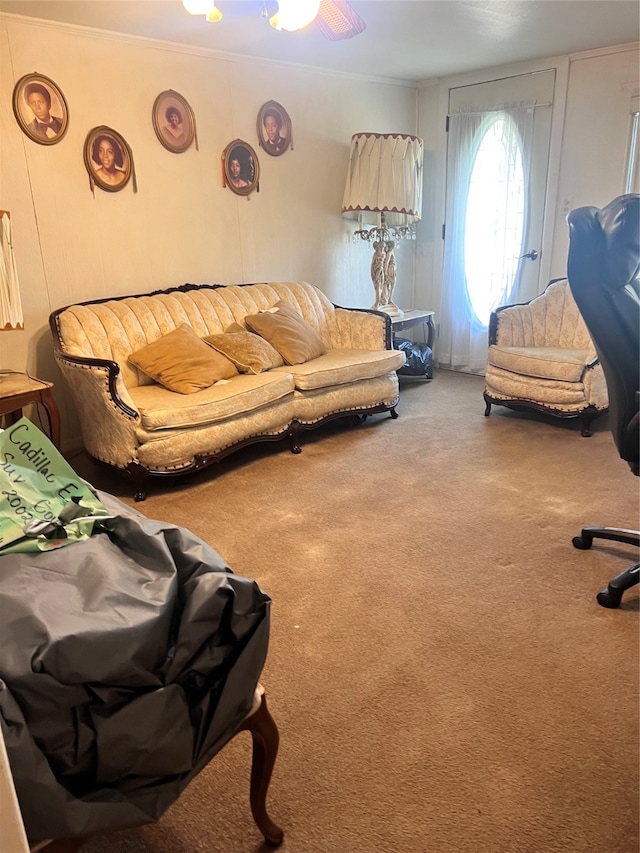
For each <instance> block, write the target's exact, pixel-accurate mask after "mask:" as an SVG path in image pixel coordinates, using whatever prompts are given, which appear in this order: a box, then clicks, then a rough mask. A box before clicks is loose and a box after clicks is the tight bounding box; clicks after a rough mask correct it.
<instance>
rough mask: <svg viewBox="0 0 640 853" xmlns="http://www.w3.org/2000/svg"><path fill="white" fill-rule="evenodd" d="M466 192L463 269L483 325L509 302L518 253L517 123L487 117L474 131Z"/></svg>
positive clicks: (522, 206)
mask: <svg viewBox="0 0 640 853" xmlns="http://www.w3.org/2000/svg"><path fill="white" fill-rule="evenodd" d="M476 139H477V148H476V153H475V158H474V161H473V166H472V168H471V177H470V180H469V188H468V192H467V200H466V201H467V203H466V216H465V228H464V270H465V278H466V286H467V296H468V299H469V303H470V305H471V308H472V310H473V314H474V316H475V318H476V319H477V321H478V322H479V323H480V324H481V325H482V326H487V325H488V323H489V316H490V314H491V311H492V310H493V309H494V308H496V307H497V306H498V305H501V304H504V303H505V302H507V301H508V299H509V294H510V293H511V291H512V288H513V285H514V282H515V280H516V275H517V272H518V264H519V263H520V261H519V257H520V255H521V254H522V246H523V237H524V233H525V232H524V226H525V211H526V209H527V199H526V197H525V194H526V183H525V173H524V161H523V153H522V145H521V141H520V135H519V133H518V128H517V126H516V123H515V121H514V120H513V119H512V118H511V117H510V116H509V115H507V114H506V113H504V112H496V113H493V114H492V115H489V116H487V118H486V120H485V121H484V122H483V123H482V124H481V125H480V127H479V128H478V131H477V137H476Z"/></svg>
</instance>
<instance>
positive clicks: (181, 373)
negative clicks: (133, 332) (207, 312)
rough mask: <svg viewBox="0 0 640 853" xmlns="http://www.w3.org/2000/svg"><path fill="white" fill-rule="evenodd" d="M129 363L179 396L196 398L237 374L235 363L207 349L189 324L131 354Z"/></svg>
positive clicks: (183, 324)
mask: <svg viewBox="0 0 640 853" xmlns="http://www.w3.org/2000/svg"><path fill="white" fill-rule="evenodd" d="M129 361H130V362H131V363H132V364H135V366H136V367H137V368H138V369H139V370H141V371H142V372H143V373H144V374H145V375H146V376H149V377H150V378H151V379H153V380H154V381H156V382H159V383H160V384H161V385H163V386H164V387H165V388H168V389H169V390H170V391H178V392H179V393H180V394H194V393H195V392H196V391H201V390H202V389H203V388H208V387H209V386H210V385H213V383H214V382H217V381H218V380H220V379H230V378H231V377H232V376H236V375H237V373H238V371H237V369H236V366H235V364H233V362H232V361H229V359H228V358H225V356H223V355H221V354H220V353H219V352H216V351H215V350H214V349H212V348H211V347H208V346H207V345H206V344H205V343H204V342H203V341H202V340H201V339H200V338H199V337H198V335H196V333H195V332H194V331H193V329H192V328H191V327H190V326H188V325H187V324H186V323H182V324H181V325H180V326H178V327H177V328H176V329H174V330H173V331H172V332H169V334H167V335H163V336H162V337H161V338H158V339H157V340H155V341H153V343H150V344H147V345H146V346H145V347H142V349H139V350H137V352H133V353H131V355H130V356H129Z"/></svg>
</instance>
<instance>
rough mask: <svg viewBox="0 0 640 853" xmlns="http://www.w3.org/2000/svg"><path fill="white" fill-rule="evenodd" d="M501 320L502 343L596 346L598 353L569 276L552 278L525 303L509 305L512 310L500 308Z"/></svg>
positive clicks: (529, 345) (569, 346)
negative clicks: (552, 280)
mask: <svg viewBox="0 0 640 853" xmlns="http://www.w3.org/2000/svg"><path fill="white" fill-rule="evenodd" d="M498 324H499V329H500V339H501V342H502V344H503V345H509V346H514V347H562V348H566V349H581V350H591V349H593V350H594V355H595V349H594V347H593V343H592V341H591V336H590V335H589V331H588V330H587V327H586V325H585V322H584V320H583V319H582V315H581V314H580V311H579V309H578V306H577V305H576V302H575V300H574V298H573V295H572V293H571V290H570V288H569V283H568V281H567V280H566V279H562V280H560V281H555V282H552V283H551V284H550V285H548V286H547V288H546V289H545V290H544V292H543V293H541V294H540V296H537V297H536V298H535V299H532V300H531V302H528V303H527V304H526V305H512V306H509V311H500V309H498ZM507 340H508V342H509V343H508V344H507V343H506V341H507Z"/></svg>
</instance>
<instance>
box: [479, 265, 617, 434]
mask: <svg viewBox="0 0 640 853" xmlns="http://www.w3.org/2000/svg"><path fill="white" fill-rule="evenodd" d="M484 399H485V403H486V408H485V415H487V416H488V415H489V413H490V412H491V405H492V404H497V405H500V406H507V407H508V408H510V409H516V410H520V409H534V410H536V411H539V412H543V413H544V414H547V415H553V416H554V417H559V418H579V419H580V420H581V422H582V430H581V431H582V435H583V436H590V435H591V431H590V423H591V421H592V420H593V419H594V418H596V417H598V415H601V414H603V413H604V412H606V411H607V409H608V406H609V399H608V395H607V386H606V381H605V378H604V373H603V370H602V365H601V364H600V362H599V360H598V357H597V354H596V350H595V347H594V345H593V342H592V340H591V337H590V335H589V332H588V330H587V327H586V325H585V322H584V320H583V319H582V315H581V314H580V311H579V310H578V306H577V305H576V303H575V300H574V298H573V296H572V294H571V290H570V288H569V284H568V282H567V280H566V279H556V280H554V281H552V282H551V283H550V284H548V285H547V287H546V289H545V290H544V292H543V293H541V294H540V295H539V296H536V297H535V299H532V300H531V301H530V302H527V303H524V304H521V305H505V306H502V307H501V308H498V309H497V310H496V311H494V312H493V313H492V315H491V319H490V322H489V350H488V354H487V368H486V372H485V390H484Z"/></svg>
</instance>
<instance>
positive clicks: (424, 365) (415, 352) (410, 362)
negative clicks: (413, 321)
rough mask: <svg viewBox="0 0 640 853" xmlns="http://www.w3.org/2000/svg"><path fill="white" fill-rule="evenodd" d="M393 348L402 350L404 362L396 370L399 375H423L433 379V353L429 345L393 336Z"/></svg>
mask: <svg viewBox="0 0 640 853" xmlns="http://www.w3.org/2000/svg"><path fill="white" fill-rule="evenodd" d="M393 346H394V349H398V350H402V351H403V352H404V355H405V363H404V365H403V366H402V367H401V368H400V370H398V375H399V376H423V377H425V378H426V379H433V354H432V352H431V347H428V346H427V345H426V344H423V343H419V342H417V341H409V340H407V339H406V338H397V337H396V338H394V340H393Z"/></svg>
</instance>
